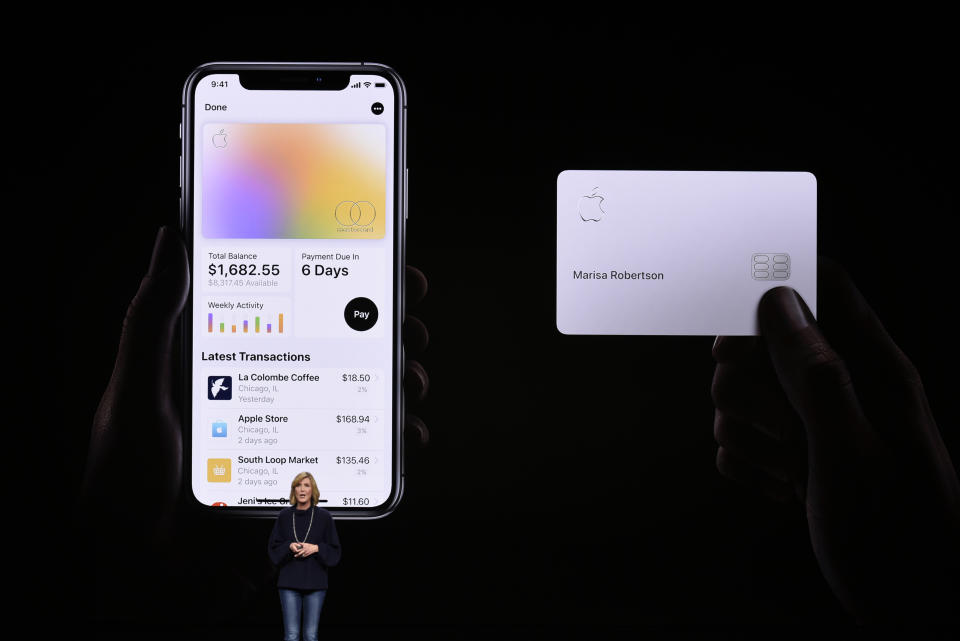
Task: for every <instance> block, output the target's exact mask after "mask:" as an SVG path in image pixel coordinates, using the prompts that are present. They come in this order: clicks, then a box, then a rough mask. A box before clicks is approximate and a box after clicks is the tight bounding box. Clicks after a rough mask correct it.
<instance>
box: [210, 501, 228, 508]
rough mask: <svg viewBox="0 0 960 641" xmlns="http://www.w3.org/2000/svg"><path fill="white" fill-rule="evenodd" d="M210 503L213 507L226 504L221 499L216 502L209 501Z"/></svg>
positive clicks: (225, 505)
mask: <svg viewBox="0 0 960 641" xmlns="http://www.w3.org/2000/svg"><path fill="white" fill-rule="evenodd" d="M210 505H212V506H213V507H227V504H226V503H224V502H223V501H217V502H216V503H211V504H210Z"/></svg>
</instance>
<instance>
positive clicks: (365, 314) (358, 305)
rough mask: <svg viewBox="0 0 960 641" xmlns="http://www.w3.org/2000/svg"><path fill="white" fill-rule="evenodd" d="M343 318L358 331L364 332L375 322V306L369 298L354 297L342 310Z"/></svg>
mask: <svg viewBox="0 0 960 641" xmlns="http://www.w3.org/2000/svg"><path fill="white" fill-rule="evenodd" d="M343 320H345V321H347V325H349V326H350V327H352V328H353V329H355V330H357V331H358V332H365V331H367V330H368V329H370V328H371V327H373V326H374V325H376V324H377V306H376V305H374V304H373V301H372V300H370V299H369V298H363V297H362V296H361V297H360V298H354V299H353V300H352V301H350V302H349V303H347V308H346V309H344V310H343Z"/></svg>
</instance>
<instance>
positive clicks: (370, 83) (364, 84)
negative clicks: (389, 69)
mask: <svg viewBox="0 0 960 641" xmlns="http://www.w3.org/2000/svg"><path fill="white" fill-rule="evenodd" d="M372 84H373V83H372V82H365V83H363V86H364V87H369V86H370V85H372Z"/></svg>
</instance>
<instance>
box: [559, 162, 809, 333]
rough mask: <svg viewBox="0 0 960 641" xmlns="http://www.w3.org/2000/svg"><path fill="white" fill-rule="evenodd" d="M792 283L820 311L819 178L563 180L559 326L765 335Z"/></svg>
mask: <svg viewBox="0 0 960 641" xmlns="http://www.w3.org/2000/svg"><path fill="white" fill-rule="evenodd" d="M780 285H787V286H790V287H792V288H794V289H795V290H797V292H798V293H799V294H800V295H801V296H802V297H803V299H804V300H805V301H806V303H807V305H808V306H809V307H810V311H811V312H813V314H814V315H816V313H817V309H816V301H817V181H816V178H815V177H814V175H813V174H812V173H809V172H773V171H595V170H567V171H563V172H561V173H560V175H559V176H557V329H558V330H560V331H561V332H562V333H564V334H642V335H711V336H712V335H727V336H742V335H755V334H757V333H758V328H757V303H759V301H760V297H761V296H763V293H764V292H765V291H767V290H768V289H771V288H773V287H777V286H780Z"/></svg>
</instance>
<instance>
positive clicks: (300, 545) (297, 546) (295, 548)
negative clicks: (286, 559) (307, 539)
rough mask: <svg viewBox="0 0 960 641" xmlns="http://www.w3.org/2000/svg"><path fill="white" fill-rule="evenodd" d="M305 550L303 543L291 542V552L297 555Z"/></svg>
mask: <svg viewBox="0 0 960 641" xmlns="http://www.w3.org/2000/svg"><path fill="white" fill-rule="evenodd" d="M302 548H303V543H297V542H296V541H291V543H290V551H291V552H293V554H294V555H296V554H297V553H298V552H299V551H300V550H301V549H302Z"/></svg>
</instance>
